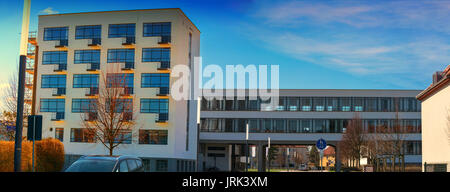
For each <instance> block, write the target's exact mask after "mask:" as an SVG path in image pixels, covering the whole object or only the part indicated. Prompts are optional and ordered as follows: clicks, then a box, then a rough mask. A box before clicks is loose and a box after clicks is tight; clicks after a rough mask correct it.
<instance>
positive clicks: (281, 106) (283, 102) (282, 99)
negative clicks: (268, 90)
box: [277, 97, 286, 111]
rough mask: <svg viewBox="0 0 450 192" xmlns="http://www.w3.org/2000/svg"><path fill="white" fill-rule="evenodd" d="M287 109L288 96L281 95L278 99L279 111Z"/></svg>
mask: <svg viewBox="0 0 450 192" xmlns="http://www.w3.org/2000/svg"><path fill="white" fill-rule="evenodd" d="M285 109H286V98H285V97H280V98H279V99H278V106H277V111H284V110H285Z"/></svg>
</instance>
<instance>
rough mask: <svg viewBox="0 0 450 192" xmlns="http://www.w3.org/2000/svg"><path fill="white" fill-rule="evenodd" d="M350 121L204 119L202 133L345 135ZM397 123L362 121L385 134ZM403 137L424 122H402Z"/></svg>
mask: <svg viewBox="0 0 450 192" xmlns="http://www.w3.org/2000/svg"><path fill="white" fill-rule="evenodd" d="M349 121H350V120H344V119H213V118H208V119H201V131H203V132H245V130H246V125H247V123H248V126H249V132H253V133H343V132H344V131H345V129H346V127H347V126H348V124H349ZM395 124H396V123H395V120H392V119H381V120H373V119H367V120H363V127H364V129H365V131H367V132H368V133H378V132H381V131H386V130H387V129H389V128H392V127H393V126H394V125H395ZM399 124H400V126H401V127H402V128H403V132H404V133H420V132H421V121H420V120H418V119H413V120H400V122H399Z"/></svg>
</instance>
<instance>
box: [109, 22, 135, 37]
mask: <svg viewBox="0 0 450 192" xmlns="http://www.w3.org/2000/svg"><path fill="white" fill-rule="evenodd" d="M135 30H136V24H134V23H133V24H110V25H109V30H108V37H109V38H115V37H134V36H135Z"/></svg>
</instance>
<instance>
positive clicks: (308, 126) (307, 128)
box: [300, 120, 312, 133]
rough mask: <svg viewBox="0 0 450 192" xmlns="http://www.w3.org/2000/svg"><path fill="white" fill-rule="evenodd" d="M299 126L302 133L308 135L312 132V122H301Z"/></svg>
mask: <svg viewBox="0 0 450 192" xmlns="http://www.w3.org/2000/svg"><path fill="white" fill-rule="evenodd" d="M300 126H301V131H302V132H303V133H309V132H311V131H312V120H301V124H300Z"/></svg>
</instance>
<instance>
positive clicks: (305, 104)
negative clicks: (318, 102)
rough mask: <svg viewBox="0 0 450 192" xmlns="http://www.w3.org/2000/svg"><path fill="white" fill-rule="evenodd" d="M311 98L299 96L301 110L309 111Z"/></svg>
mask: <svg viewBox="0 0 450 192" xmlns="http://www.w3.org/2000/svg"><path fill="white" fill-rule="evenodd" d="M311 103H312V102H311V98H309V97H302V98H300V107H301V109H302V111H311Z"/></svg>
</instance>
